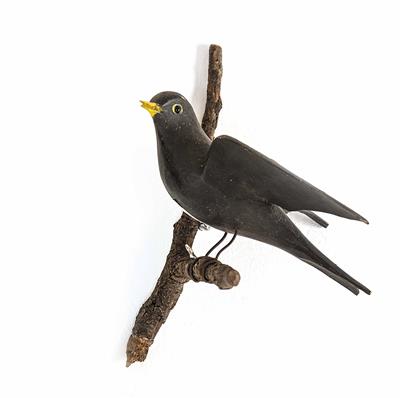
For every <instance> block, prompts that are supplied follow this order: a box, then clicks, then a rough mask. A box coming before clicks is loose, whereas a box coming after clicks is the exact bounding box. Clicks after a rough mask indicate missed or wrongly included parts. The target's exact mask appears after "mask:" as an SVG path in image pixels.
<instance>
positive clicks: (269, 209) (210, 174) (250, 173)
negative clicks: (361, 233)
mask: <svg viewBox="0 0 400 398" xmlns="http://www.w3.org/2000/svg"><path fill="white" fill-rule="evenodd" d="M141 102H142V107H143V108H145V109H146V110H147V111H149V113H150V114H151V116H152V118H153V121H154V125H155V129H156V133H157V152H158V165H159V170H160V174H161V178H162V181H163V183H164V185H165V188H166V189H167V191H168V193H169V194H170V195H171V197H172V198H173V199H174V200H175V201H176V202H177V203H178V204H179V205H180V206H181V207H182V208H183V209H184V210H186V211H187V213H189V214H190V215H192V216H193V217H195V218H196V219H198V220H199V221H201V222H203V223H205V224H207V225H210V226H212V227H214V228H217V229H219V230H222V231H224V232H228V233H233V234H234V236H236V234H238V235H241V236H245V237H248V238H251V239H256V240H258V241H261V242H265V243H268V244H270V245H273V246H276V247H278V248H280V249H283V250H285V251H287V252H288V253H290V254H292V255H294V256H296V257H297V258H299V259H300V260H303V261H305V262H306V263H308V264H310V265H312V266H313V267H315V268H317V269H318V270H320V271H321V272H323V273H324V274H326V275H328V276H329V277H330V278H332V279H333V280H335V281H336V282H338V283H340V284H341V285H343V286H344V287H346V288H347V289H349V290H350V291H351V292H353V293H354V294H358V293H359V289H360V290H362V291H364V292H365V293H367V294H370V293H371V292H370V290H369V289H368V288H366V287H365V286H364V285H362V284H361V283H360V282H358V281H356V280H355V279H354V278H352V277H351V276H350V275H348V274H347V273H345V272H344V271H343V270H342V269H340V268H339V267H338V266H337V265H336V264H334V263H333V262H332V261H331V260H330V259H329V258H327V257H326V256H325V255H324V254H323V253H321V252H320V251H319V250H318V249H317V248H316V247H315V246H314V245H313V244H312V243H311V242H310V241H309V240H308V239H307V238H306V237H305V236H304V235H303V234H302V233H301V232H300V230H299V229H298V228H297V227H296V226H295V225H294V224H293V222H292V221H291V220H290V219H289V217H288V216H287V215H286V213H287V212H290V211H304V213H305V214H306V215H308V216H309V217H311V218H313V219H314V220H315V221H316V222H319V223H321V224H323V220H322V219H320V218H319V217H318V216H316V215H315V214H314V213H312V212H311V211H312V210H315V211H321V212H326V213H331V214H334V215H336V216H340V217H345V218H349V219H352V220H358V221H363V222H364V223H366V224H368V221H367V220H366V219H365V218H363V217H361V216H360V215H359V214H357V213H356V212H354V211H353V210H351V209H349V208H348V207H347V206H345V205H343V204H342V203H340V202H338V201H337V200H336V199H333V198H332V197H330V196H329V195H327V194H326V193H324V192H322V191H320V190H319V189H317V188H316V187H314V186H313V185H311V184H309V183H308V182H306V181H305V180H303V179H301V178H299V177H297V176H296V175H294V174H292V173H291V172H290V171H288V170H286V169H285V168H283V167H282V166H281V165H279V164H278V163H276V162H275V161H273V160H272V159H269V158H267V157H266V156H264V155H263V154H261V153H260V152H257V151H256V150H254V149H252V148H250V147H249V146H247V145H246V144H243V143H242V142H240V141H238V140H236V139H235V138H232V137H230V136H227V135H222V136H219V137H217V138H215V139H214V140H210V138H208V136H207V135H206V134H205V132H204V131H203V129H202V128H201V125H200V123H199V122H198V120H197V118H196V115H195V113H194V111H193V108H192V106H191V105H190V103H189V102H188V101H187V100H186V99H185V98H184V97H183V96H182V95H181V94H178V93H175V92H171V91H166V92H161V93H159V94H157V95H156V96H154V97H153V98H152V99H151V101H150V102H147V101H141ZM325 226H326V225H325Z"/></svg>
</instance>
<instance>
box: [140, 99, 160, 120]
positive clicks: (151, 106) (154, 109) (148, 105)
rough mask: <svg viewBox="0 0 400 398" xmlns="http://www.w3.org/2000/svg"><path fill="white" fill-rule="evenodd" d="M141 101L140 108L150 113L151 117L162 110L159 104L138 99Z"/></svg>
mask: <svg viewBox="0 0 400 398" xmlns="http://www.w3.org/2000/svg"><path fill="white" fill-rule="evenodd" d="M140 102H141V103H142V108H144V109H146V111H147V112H149V113H150V115H151V117H154V116H155V115H157V113H160V112H161V111H162V108H161V106H160V105H158V104H156V103H155V102H148V101H140Z"/></svg>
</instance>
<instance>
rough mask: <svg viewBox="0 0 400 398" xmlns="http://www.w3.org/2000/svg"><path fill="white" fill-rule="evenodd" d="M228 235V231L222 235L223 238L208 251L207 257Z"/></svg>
mask: <svg viewBox="0 0 400 398" xmlns="http://www.w3.org/2000/svg"><path fill="white" fill-rule="evenodd" d="M227 235H228V232H224V235H223V236H222V238H221V239H220V240H219V241H218V242H217V243H216V244H215V245H214V246H213V247H212V248H211V249H210V250H209V251H208V252H207V253H206V257H207V256H208V255H209V254H211V252H212V251H213V250H214V249H215V248H216V247H218V246H219V245H220V244H221V243H222V242H223V241H224V239H225V238H226V236H227Z"/></svg>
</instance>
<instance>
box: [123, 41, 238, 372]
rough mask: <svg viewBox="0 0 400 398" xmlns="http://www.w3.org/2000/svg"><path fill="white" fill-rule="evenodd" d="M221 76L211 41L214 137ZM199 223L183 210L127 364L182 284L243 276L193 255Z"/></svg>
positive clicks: (209, 128) (230, 281)
mask: <svg viewBox="0 0 400 398" xmlns="http://www.w3.org/2000/svg"><path fill="white" fill-rule="evenodd" d="M221 78H222V49H221V47H219V46H217V45H215V44H212V45H211V46H210V50H209V66H208V85H207V103H206V108H205V112H204V116H203V120H202V127H203V130H204V131H205V132H206V134H207V135H208V136H209V137H210V138H211V139H212V138H213V137H214V132H215V129H216V127H217V123H218V115H219V112H220V110H221V108H222V101H221V96H220V91H221ZM199 226H200V223H199V222H198V221H196V220H194V219H193V218H191V217H190V216H189V215H187V214H186V213H183V214H182V216H181V218H180V219H179V221H177V222H176V223H175V225H174V233H173V238H172V244H171V248H170V251H169V254H168V256H167V259H166V262H165V265H164V269H163V271H162V272H161V275H160V277H159V279H158V281H157V284H156V286H155V288H154V290H153V292H152V294H151V296H150V297H149V298H148V299H147V301H146V302H145V303H144V304H143V305H142V307H141V308H140V310H139V313H138V315H137V316H136V320H135V325H134V327H133V330H132V334H131V336H130V337H129V340H128V345H127V349H126V356H127V360H126V366H130V365H131V364H132V363H134V362H136V361H144V360H145V359H146V356H147V352H148V350H149V347H150V346H151V344H152V343H153V341H154V338H155V337H156V335H157V332H158V331H159V329H160V327H161V325H162V324H163V323H164V322H165V321H166V319H167V317H168V315H169V313H170V311H171V310H172V308H174V306H175V304H176V303H177V301H178V299H179V296H180V295H181V293H182V290H183V285H184V284H185V283H186V282H188V281H189V280H193V281H195V282H207V283H212V284H215V285H216V286H218V287H219V288H221V289H230V288H231V287H233V286H236V285H237V284H238V283H239V280H240V275H239V273H238V272H237V271H235V270H234V269H233V268H231V267H230V266H228V265H225V264H222V263H221V262H220V261H218V260H216V259H214V258H212V257H199V258H197V259H194V258H190V256H189V254H188V252H187V250H186V245H188V246H189V247H192V246H193V241H194V238H195V236H196V233H197V231H198V229H199Z"/></svg>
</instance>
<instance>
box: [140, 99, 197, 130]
mask: <svg viewBox="0 0 400 398" xmlns="http://www.w3.org/2000/svg"><path fill="white" fill-rule="evenodd" d="M140 102H141V103H142V107H143V108H144V109H146V110H147V111H148V112H149V113H150V115H151V117H152V118H153V121H154V125H155V127H156V131H157V133H158V134H161V135H164V134H176V133H179V132H183V131H188V130H189V131H190V130H192V128H193V127H197V126H199V122H198V120H197V118H196V114H195V113H194V111H193V108H192V106H191V105H190V103H189V101H188V100H187V99H186V98H185V97H184V96H183V95H181V94H179V93H175V92H173V91H163V92H161V93H158V94H157V95H155V96H154V97H153V98H152V99H151V100H150V101H140Z"/></svg>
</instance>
